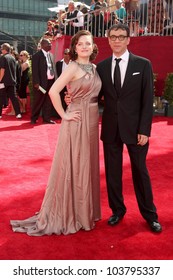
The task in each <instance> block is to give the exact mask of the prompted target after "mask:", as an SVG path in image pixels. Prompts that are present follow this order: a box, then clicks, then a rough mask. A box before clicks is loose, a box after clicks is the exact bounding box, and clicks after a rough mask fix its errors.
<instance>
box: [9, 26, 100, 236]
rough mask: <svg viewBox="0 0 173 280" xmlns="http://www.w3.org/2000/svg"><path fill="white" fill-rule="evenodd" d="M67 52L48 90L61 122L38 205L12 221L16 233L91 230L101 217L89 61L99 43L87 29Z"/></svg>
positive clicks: (96, 83)
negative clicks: (66, 101) (66, 97)
mask: <svg viewBox="0 0 173 280" xmlns="http://www.w3.org/2000/svg"><path fill="white" fill-rule="evenodd" d="M70 52H71V59H72V60H73V61H72V62H71V63H70V64H69V66H68V67H67V68H66V69H65V70H64V71H63V73H62V74H61V76H60V77H59V78H58V79H57V80H56V81H55V83H54V84H53V86H52V88H51V89H50V92H49V94H50V97H51V100H52V103H53V105H54V107H55V109H56V110H57V112H58V114H59V115H60V116H61V118H62V123H61V128H60V132H59V139H58V143H57V147H56V150H55V154H54V159H53V163H52V167H51V172H50V176H49V180H48V184H47V188H46V192H45V196H44V199H43V202H42V206H41V209H40V211H39V212H38V214H36V215H34V216H33V217H30V218H28V219H26V220H15V221H14V220H12V221H11V222H10V223H11V225H12V228H13V231H15V232H26V233H27V234H28V235H33V236H41V235H45V234H47V235H51V234H53V233H54V234H57V235H59V234H64V235H67V234H70V233H75V232H77V231H79V230H80V229H83V230H91V229H93V228H94V226H95V221H98V220H99V219H100V218H101V211H100V175H99V130H98V117H99V114H98V102H97V97H98V94H99V91H100V88H101V80H100V78H99V76H98V74H97V72H96V68H95V65H94V64H92V63H91V61H92V60H93V58H95V56H96V54H97V47H96V45H95V44H94V42H93V37H92V35H91V34H90V32H89V31H86V30H82V31H79V32H78V33H77V34H76V35H74V36H73V37H72V41H71V48H70ZM66 85H67V88H68V93H69V94H70V95H71V100H72V101H71V104H70V105H69V106H68V108H67V110H66V112H65V111H64V109H63V107H62V105H61V99H60V95H59V93H60V92H61V90H62V89H63V88H64V87H65V86H66Z"/></svg>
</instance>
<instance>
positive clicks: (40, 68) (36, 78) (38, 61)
mask: <svg viewBox="0 0 173 280" xmlns="http://www.w3.org/2000/svg"><path fill="white" fill-rule="evenodd" d="M50 59H51V63H52V67H53V69H54V75H55V79H56V78H57V74H56V69H55V63H54V58H53V55H52V54H51V53H50ZM32 82H33V85H35V84H39V85H40V86H41V87H43V88H44V89H45V90H46V88H47V84H48V79H47V62H46V57H45V55H44V53H43V52H42V50H39V51H38V52H36V53H35V54H34V55H33V57H32Z"/></svg>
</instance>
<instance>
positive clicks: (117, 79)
mask: <svg viewBox="0 0 173 280" xmlns="http://www.w3.org/2000/svg"><path fill="white" fill-rule="evenodd" d="M115 61H116V65H115V70H114V87H115V89H116V91H117V94H119V93H120V90H121V73H120V66H119V63H120V61H121V58H115Z"/></svg>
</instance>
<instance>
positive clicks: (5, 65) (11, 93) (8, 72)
mask: <svg viewBox="0 0 173 280" xmlns="http://www.w3.org/2000/svg"><path fill="white" fill-rule="evenodd" d="M1 52H2V55H1V56H0V118H2V107H3V102H4V100H5V98H6V97H8V98H10V100H11V102H12V105H13V108H14V110H15V115H16V118H17V119H21V118H22V115H21V112H20V106H19V101H18V98H17V94H16V85H17V77H16V73H17V63H16V60H15V59H14V57H13V56H12V54H11V46H10V45H9V44H8V43H4V44H2V46H1Z"/></svg>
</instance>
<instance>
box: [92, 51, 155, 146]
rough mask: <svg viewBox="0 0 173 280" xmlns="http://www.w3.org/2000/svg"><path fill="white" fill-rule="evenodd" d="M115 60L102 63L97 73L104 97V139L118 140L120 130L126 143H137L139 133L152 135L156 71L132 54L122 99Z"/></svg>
mask: <svg viewBox="0 0 173 280" xmlns="http://www.w3.org/2000/svg"><path fill="white" fill-rule="evenodd" d="M111 65H112V57H109V58H108V59H106V60H104V61H102V62H100V63H99V64H98V65H97V71H98V73H99V75H100V78H101V80H102V89H101V92H100V97H101V96H102V95H103V96H104V111H103V116H102V131H101V139H102V140H103V141H104V142H105V143H112V142H114V140H115V137H116V134H117V129H119V133H120V136H121V139H122V141H123V142H124V143H126V144H136V143H137V134H138V133H140V134H144V135H147V136H150V131H151V123H152V115H153V72H152V67H151V63H150V61H149V60H147V59H145V58H142V57H139V56H136V55H133V54H132V53H130V56H129V62H128V66H127V71H126V75H125V79H124V83H123V86H122V88H121V92H120V94H119V96H118V95H117V93H116V91H115V88H114V85H113V83H112V75H111Z"/></svg>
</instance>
